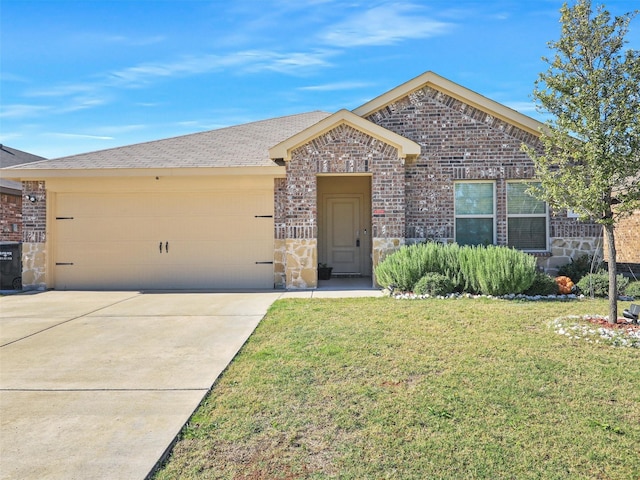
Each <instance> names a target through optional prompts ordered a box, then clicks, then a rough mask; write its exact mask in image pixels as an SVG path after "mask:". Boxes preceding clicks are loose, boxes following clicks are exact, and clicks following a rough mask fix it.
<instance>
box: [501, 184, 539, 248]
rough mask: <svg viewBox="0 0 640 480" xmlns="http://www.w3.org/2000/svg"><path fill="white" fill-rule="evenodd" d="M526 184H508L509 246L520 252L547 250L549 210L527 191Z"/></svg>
mask: <svg viewBox="0 0 640 480" xmlns="http://www.w3.org/2000/svg"><path fill="white" fill-rule="evenodd" d="M531 185H537V184H535V183H534V184H532V183H525V182H507V245H509V246H510V247H514V248H518V249H520V250H533V251H543V250H547V248H548V247H547V239H548V238H549V235H548V230H547V229H548V225H549V217H548V208H547V204H546V202H544V201H542V200H538V199H537V198H535V197H533V196H532V195H530V194H529V193H527V189H528V188H529V187H530V186H531Z"/></svg>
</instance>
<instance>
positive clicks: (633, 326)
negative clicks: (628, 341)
mask: <svg viewBox="0 0 640 480" xmlns="http://www.w3.org/2000/svg"><path fill="white" fill-rule="evenodd" d="M585 320H587V321H589V322H590V323H593V324H595V325H598V326H599V327H603V328H611V329H624V330H627V331H629V330H632V331H640V324H637V323H632V322H631V320H629V319H627V318H618V322H617V323H609V321H608V320H606V319H604V318H597V317H591V318H587V319H585Z"/></svg>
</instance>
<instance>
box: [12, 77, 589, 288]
mask: <svg viewBox="0 0 640 480" xmlns="http://www.w3.org/2000/svg"><path fill="white" fill-rule="evenodd" d="M541 126H542V125H541V124H540V123H539V122H537V121H535V120H533V119H531V118H529V117H527V116H525V115H522V114H520V113H518V112H516V111H514V110H511V109H509V108H507V107H505V106H503V105H501V104H498V103H496V102H494V101H492V100H489V99H487V98H485V97H483V96H481V95H479V94H477V93H475V92H472V91H470V90H468V89H466V88H464V87H461V86H460V85H457V84H455V83H453V82H451V81H449V80H446V79H444V78H442V77H440V76H438V75H436V74H434V73H432V72H427V73H425V74H423V75H421V76H419V77H417V78H414V79H413V80H410V81H409V82H407V83H405V84H403V85H400V86H399V87H397V88H395V89H393V90H391V91H389V92H387V93H385V94H384V95H382V96H380V97H377V98H375V99H373V100H372V101H370V102H368V103H366V104H365V105H363V106H361V107H359V108H357V109H355V110H353V111H348V110H340V111H338V112H336V113H334V114H329V113H324V112H311V113H304V114H300V115H293V116H289V117H282V118H275V119H270V120H264V121H260V122H254V123H249V124H245V125H239V126H235V127H229V128H223V129H219V130H213V131H209V132H203V133H196V134H193V135H187V136H182V137H177V138H170V139H165V140H159V141H155V142H148V143H143V144H137V145H132V146H127V147H122V148H115V149H110V150H105V151H100V152H94V153H87V154H83V155H76V156H72V157H66V158H61V159H57V160H50V161H47V162H40V163H34V164H30V165H25V166H22V167H19V168H17V169H13V170H11V171H10V172H7V173H8V174H10V175H11V176H12V177H13V178H16V179H21V180H22V181H24V187H25V193H27V194H33V195H35V196H36V197H37V199H38V201H37V202H35V203H30V204H29V205H28V207H29V211H28V214H29V215H30V216H31V217H32V218H34V219H35V221H34V222H33V223H32V224H31V225H30V227H29V228H28V229H26V230H25V233H24V241H25V252H26V254H25V255H23V260H24V272H23V284H24V285H25V286H28V287H29V288H58V289H82V288H91V289H94V288H98V289H100V288H104V289H153V288H273V287H274V286H275V287H287V288H315V287H316V286H317V265H318V263H319V262H321V263H327V264H329V265H330V266H332V267H333V272H334V274H338V275H339V274H345V275H363V276H371V275H372V274H373V271H374V267H375V265H376V264H377V263H378V262H379V261H380V260H381V259H382V258H383V257H384V256H385V255H387V254H388V253H390V252H391V251H394V250H395V249H397V248H399V247H400V246H401V245H403V244H406V243H411V242H422V241H428V240H435V241H441V242H454V241H457V242H459V243H480V244H498V245H510V246H513V247H515V248H521V249H523V250H526V251H530V252H532V253H534V254H535V255H537V256H538V257H539V264H540V265H541V266H542V267H545V268H548V269H553V268H555V267H557V266H559V265H562V264H564V263H567V262H569V261H570V258H571V257H575V256H578V255H581V254H584V253H590V254H592V253H594V252H596V251H597V252H598V253H600V248H601V247H600V242H601V238H602V235H601V227H600V226H598V225H596V224H592V223H581V222H579V221H577V220H576V219H574V218H571V217H570V216H568V215H567V214H566V212H558V214H557V215H556V214H552V213H551V212H549V211H548V210H547V207H546V205H545V204H544V203H542V202H539V201H537V200H534V199H533V198H531V197H529V196H528V195H527V194H526V193H525V189H526V184H525V181H527V180H531V179H532V177H533V172H534V168H533V164H532V162H531V160H530V159H529V158H528V157H527V156H526V154H524V153H523V152H522V151H521V148H520V147H521V144H522V143H526V144H529V145H533V146H536V147H540V145H539V140H538V135H539V133H538V132H539V128H540V127H541ZM25 214H27V212H25ZM374 281H375V280H374Z"/></svg>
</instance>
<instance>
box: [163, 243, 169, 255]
mask: <svg viewBox="0 0 640 480" xmlns="http://www.w3.org/2000/svg"><path fill="white" fill-rule="evenodd" d="M164 251H165V252H167V253H169V242H167V243H165V244H164Z"/></svg>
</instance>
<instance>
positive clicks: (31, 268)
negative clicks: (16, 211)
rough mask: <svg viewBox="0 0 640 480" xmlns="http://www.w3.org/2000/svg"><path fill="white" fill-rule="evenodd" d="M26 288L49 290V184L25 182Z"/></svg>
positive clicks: (24, 288) (23, 205)
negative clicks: (47, 188)
mask: <svg viewBox="0 0 640 480" xmlns="http://www.w3.org/2000/svg"><path fill="white" fill-rule="evenodd" d="M22 186H23V188H22V190H23V194H24V197H23V202H22V222H23V224H22V239H23V243H22V288H23V290H44V289H45V288H46V287H47V249H46V246H47V243H46V241H47V238H46V237H47V192H46V187H45V182H43V181H29V182H22Z"/></svg>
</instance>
